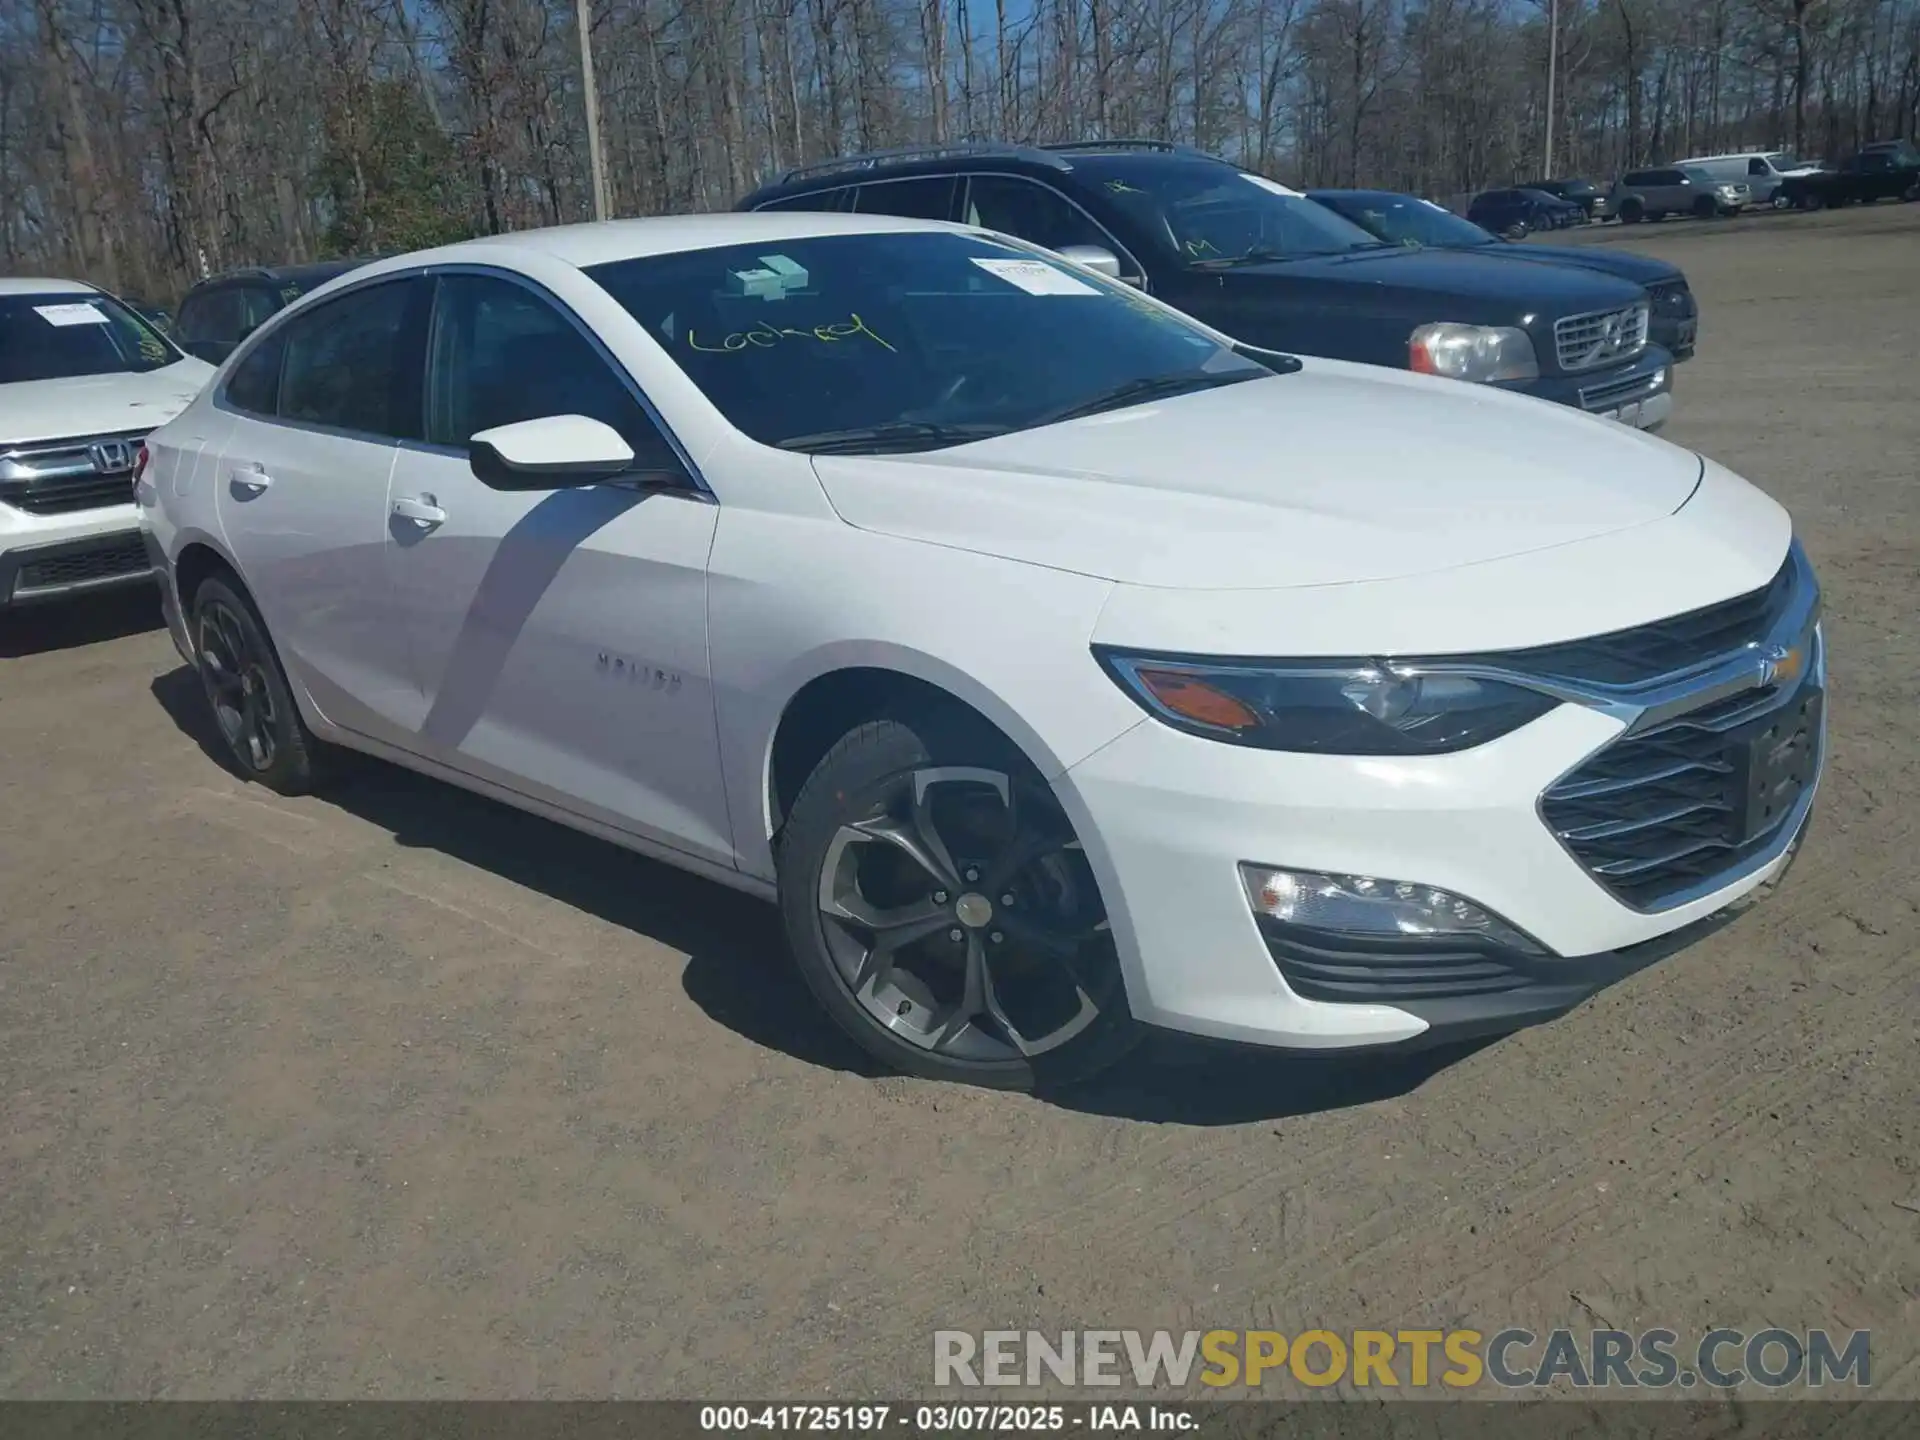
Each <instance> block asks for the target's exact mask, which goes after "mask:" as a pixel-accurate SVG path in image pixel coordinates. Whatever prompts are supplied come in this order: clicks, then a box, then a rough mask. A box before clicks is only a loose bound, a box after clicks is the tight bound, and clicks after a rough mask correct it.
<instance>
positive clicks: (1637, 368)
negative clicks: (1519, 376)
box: [1502, 345, 1674, 430]
mask: <svg viewBox="0 0 1920 1440" xmlns="http://www.w3.org/2000/svg"><path fill="white" fill-rule="evenodd" d="M1673 365H1674V359H1673V356H1672V355H1671V354H1670V353H1669V352H1668V351H1667V350H1666V349H1665V348H1663V347H1662V346H1660V345H1648V346H1647V348H1646V349H1645V350H1643V351H1642V352H1641V353H1640V355H1639V356H1638V357H1636V358H1635V359H1633V360H1630V361H1628V362H1626V363H1625V364H1621V365H1613V366H1608V367H1606V368H1603V369H1596V370H1587V371H1582V372H1580V373H1578V374H1573V375H1542V376H1541V377H1540V378H1539V379H1537V380H1527V381H1522V382H1519V383H1517V384H1511V385H1505V386H1502V388H1503V389H1509V390H1514V391H1517V392H1518V393H1520V394H1522V395H1532V396H1534V397H1536V398H1537V399H1541V400H1551V401H1553V402H1554V403H1555V404H1558V405H1571V406H1572V407H1573V408H1574V409H1576V410H1585V411H1586V412H1587V413H1588V414H1590V415H1598V416H1601V417H1602V418H1604V419H1608V420H1618V421H1620V422H1621V423H1622V424H1625V425H1631V426H1633V427H1634V428H1635V429H1637V430H1658V429H1659V428H1660V427H1661V426H1662V425H1664V424H1666V423H1667V421H1668V420H1669V419H1671V418H1672V416H1673Z"/></svg>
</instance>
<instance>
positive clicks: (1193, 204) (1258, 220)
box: [1092, 165, 1381, 266]
mask: <svg viewBox="0 0 1920 1440" xmlns="http://www.w3.org/2000/svg"><path fill="white" fill-rule="evenodd" d="M1092 173H1093V176H1094V183H1095V184H1097V185H1098V186H1099V187H1100V188H1101V189H1102V190H1103V191H1105V192H1106V195H1107V197H1108V199H1109V200H1110V201H1111V202H1112V203H1113V204H1114V205H1115V206H1117V207H1118V208H1120V209H1121V210H1124V211H1127V212H1129V213H1130V214H1131V216H1132V218H1133V219H1134V221H1135V223H1137V224H1139V225H1141V226H1143V227H1144V228H1145V229H1146V230H1147V231H1148V232H1149V233H1152V234H1154V235H1156V236H1159V237H1160V238H1161V239H1162V240H1163V242H1164V243H1165V244H1166V245H1167V246H1169V247H1170V248H1171V249H1172V250H1174V251H1175V252H1176V253H1177V254H1178V255H1180V257H1181V258H1182V259H1184V260H1185V261H1186V262H1187V263H1188V264H1189V265H1202V266H1217V265H1223V264H1233V263H1235V262H1238V261H1248V260H1299V259H1306V258H1309V257H1313V256H1322V255H1346V254H1350V253H1352V252H1354V251H1357V250H1377V249H1379V248H1381V242H1380V241H1379V240H1378V239H1376V238H1375V237H1374V236H1372V235H1369V234H1368V233H1367V232H1366V231H1365V230H1362V229H1361V228H1360V227H1359V226H1358V225H1355V224H1353V223H1352V222H1351V221H1349V220H1344V219H1342V218H1341V217H1340V216H1338V215H1335V214H1333V213H1332V212H1331V211H1329V210H1326V209H1325V208H1323V207H1321V206H1319V205H1316V204H1314V203H1313V201H1311V200H1309V199H1307V198H1306V196H1304V195H1296V194H1294V193H1293V192H1292V191H1290V190H1287V189H1286V188H1284V187H1283V186H1280V185H1276V184H1275V183H1274V182H1273V181H1271V180H1266V179H1263V178H1261V177H1260V176H1258V175H1247V174H1244V173H1242V172H1241V171H1238V170H1235V169H1233V168H1232V167H1231V166H1227V165H1180V166H1153V167H1146V166H1140V167H1134V168H1129V169H1126V170H1120V169H1115V170H1114V171H1113V172H1112V173H1110V174H1105V175H1102V174H1100V173H1099V172H1098V171H1094V172H1092Z"/></svg>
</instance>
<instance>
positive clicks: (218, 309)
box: [180, 287, 240, 343]
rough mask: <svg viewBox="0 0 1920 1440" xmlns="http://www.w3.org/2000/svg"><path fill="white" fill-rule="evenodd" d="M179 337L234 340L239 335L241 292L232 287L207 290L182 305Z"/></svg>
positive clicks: (188, 339) (190, 297) (191, 339)
mask: <svg viewBox="0 0 1920 1440" xmlns="http://www.w3.org/2000/svg"><path fill="white" fill-rule="evenodd" d="M180 338H181V339H183V340H187V341H197V340H215V341H225V342H227V343H232V342H233V341H235V340H238V339H239V338H240V292H239V291H238V290H235V289H232V288H231V287H228V288H225V289H221V290H207V291H203V292H202V293H200V294H198V295H192V296H189V297H188V298H187V303H186V304H184V305H182V306H181V307H180Z"/></svg>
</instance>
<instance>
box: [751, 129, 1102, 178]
mask: <svg viewBox="0 0 1920 1440" xmlns="http://www.w3.org/2000/svg"><path fill="white" fill-rule="evenodd" d="M980 156H1000V157H1002V158H1005V159H1016V158H1017V159H1021V160H1031V161H1034V162H1036V163H1038V164H1041V165H1047V166H1050V167H1052V168H1053V169H1055V170H1071V169H1072V168H1073V167H1072V166H1071V165H1069V164H1067V162H1066V161H1065V160H1062V159H1061V158H1060V157H1059V156H1058V155H1052V154H1049V153H1047V150H1046V149H1045V148H1042V147H1038V146H1033V145H1004V144H999V143H996V142H994V141H972V140H962V141H955V142H949V143H948V144H945V145H907V146H903V147H901V148H900V149H898V150H870V151H868V152H867V153H866V154H864V155H842V156H840V157H839V158H838V159H834V160H821V161H817V162H816V163H814V164H812V165H800V166H796V167H795V168H794V169H792V170H789V171H787V172H786V174H784V175H782V176H781V177H780V178H779V179H778V180H777V181H775V182H774V183H775V184H778V185H785V184H787V183H788V182H789V181H793V180H802V179H808V178H811V177H813V176H816V175H834V174H838V173H840V172H841V171H848V172H852V171H859V170H873V169H876V168H878V167H879V166H882V165H890V164H893V163H895V162H897V161H909V160H957V159H961V158H963V157H964V158H968V159H973V158H977V157H980Z"/></svg>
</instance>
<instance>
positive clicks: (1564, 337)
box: [1553, 304, 1648, 371]
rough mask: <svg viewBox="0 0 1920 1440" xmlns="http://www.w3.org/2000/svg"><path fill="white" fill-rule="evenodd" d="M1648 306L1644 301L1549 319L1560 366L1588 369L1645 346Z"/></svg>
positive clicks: (1639, 350)
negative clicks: (1552, 320)
mask: <svg viewBox="0 0 1920 1440" xmlns="http://www.w3.org/2000/svg"><path fill="white" fill-rule="evenodd" d="M1647 322H1648V309H1647V306H1646V305H1645V304H1639V305H1629V306H1627V308H1626V309H1624V310H1600V311H1595V312H1594V313H1593V314H1591V315H1569V316H1567V317H1566V318H1565V319H1564V320H1556V321H1554V322H1553V344H1554V350H1555V352H1556V353H1557V355H1558V357H1559V360H1560V368H1561V369H1562V370H1566V371H1576V370H1591V369H1592V368H1593V367H1594V366H1596V365H1607V364H1611V363H1612V362H1614V361H1616V360H1627V359H1630V358H1632V357H1633V356H1635V355H1638V354H1639V353H1640V352H1641V351H1642V350H1644V349H1646V348H1647Z"/></svg>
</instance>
